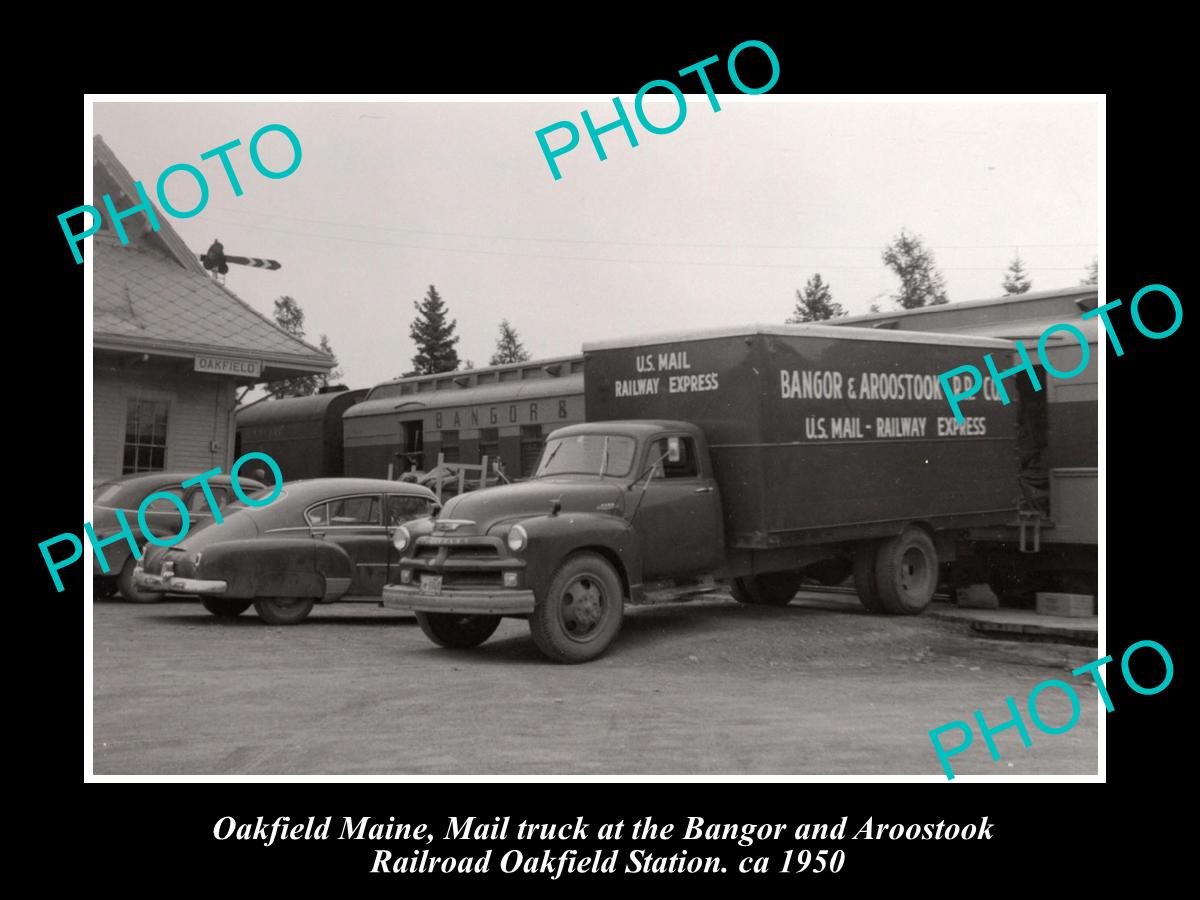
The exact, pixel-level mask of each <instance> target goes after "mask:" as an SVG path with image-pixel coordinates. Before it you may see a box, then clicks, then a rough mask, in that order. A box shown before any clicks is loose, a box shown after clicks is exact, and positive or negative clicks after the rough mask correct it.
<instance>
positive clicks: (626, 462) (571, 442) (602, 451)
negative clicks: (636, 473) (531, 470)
mask: <svg viewBox="0 0 1200 900" xmlns="http://www.w3.org/2000/svg"><path fill="white" fill-rule="evenodd" d="M636 449H637V442H636V441H634V439H633V438H631V437H626V436H625V435H620V434H576V435H572V436H571V437H563V438H554V439H553V440H550V441H547V443H546V449H545V450H544V451H543V452H542V461H541V463H539V464H538V468H537V474H536V475H534V477H535V478H544V477H545V476H547V475H611V476H613V477H614V478H620V477H622V476H624V475H628V474H629V470H630V468H632V466H633V454H634V451H635V450H636Z"/></svg>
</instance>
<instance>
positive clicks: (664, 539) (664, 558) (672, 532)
mask: <svg viewBox="0 0 1200 900" xmlns="http://www.w3.org/2000/svg"><path fill="white" fill-rule="evenodd" d="M670 437H677V439H678V441H679V459H678V460H677V461H672V460H670V459H669V458H667V452H668V446H669V444H668V441H669V439H670ZM659 457H663V459H662V461H661V462H660V463H658V465H657V467H656V469H655V471H654V476H653V477H652V478H651V479H650V483H649V484H648V485H647V486H646V487H645V496H643V497H642V500H641V506H639V507H638V512H637V518H636V519H635V520H634V528H635V529H636V530H637V532H638V534H639V535H640V536H641V539H642V571H643V572H644V573H645V575H646V577H647V578H670V577H673V576H677V575H690V574H703V573H705V572H711V571H713V570H714V569H716V568H718V567H719V566H720V565H721V560H722V556H723V553H724V542H723V535H722V532H721V507H720V497H719V495H718V494H717V486H716V482H715V481H713V478H712V473H711V472H702V471H700V459H699V456H698V455H697V453H696V444H695V441H694V440H693V439H692V438H691V437H689V436H687V435H678V436H664V437H662V438H656V439H655V440H653V441H651V442H650V445H649V449H648V452H647V455H646V459H645V461H644V462H643V466H648V465H650V463H652V462H654V460H656V459H658V458H659Z"/></svg>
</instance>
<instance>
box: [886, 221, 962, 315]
mask: <svg viewBox="0 0 1200 900" xmlns="http://www.w3.org/2000/svg"><path fill="white" fill-rule="evenodd" d="M883 261H884V263H885V264H886V265H887V267H888V268H889V269H891V270H892V271H893V272H895V273H896V276H897V277H898V278H899V279H900V290H899V291H897V292H896V293H895V294H893V295H892V300H893V301H894V302H895V304H896V305H897V306H899V307H900V308H901V309H917V308H918V307H922V306H935V305H937V304H940V303H949V302H950V298H949V297H947V296H946V279H945V277H944V276H943V275H942V273H941V272H939V271H938V270H937V268H936V266H935V265H934V260H933V253H932V252H931V251H930V250H928V249H926V247H925V244H924V242H922V240H921V238H920V236H919V235H916V234H912V233H911V232H909V231H908V230H907V229H901V230H900V234H898V235H897V236H896V238H895V239H894V240H893V241H892V242H891V243H890V244H888V245H887V246H886V247H884V248H883Z"/></svg>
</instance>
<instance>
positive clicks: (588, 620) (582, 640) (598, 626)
mask: <svg viewBox="0 0 1200 900" xmlns="http://www.w3.org/2000/svg"><path fill="white" fill-rule="evenodd" d="M624 606H625V595H624V592H623V591H622V589H621V579H620V578H618V577H617V573H616V571H615V570H614V569H613V567H612V565H611V564H609V562H608V561H607V560H605V559H604V558H603V557H600V556H597V555H596V554H594V553H577V554H575V555H574V556H572V557H569V558H568V559H567V561H566V562H564V563H563V564H562V565H561V566H559V568H558V571H557V572H555V573H554V577H553V578H552V579H551V580H550V587H549V589H547V591H546V595H545V596H544V597H543V598H542V599H541V601H540V602H539V603H538V604H537V606H535V607H534V610H533V614H532V615H530V617H529V632H530V634H531V635H532V637H533V642H534V643H535V644H537V647H538V649H539V650H541V651H542V653H544V654H545V655H546V656H548V657H550V658H551V659H552V660H554V661H555V662H561V663H581V662H587V661H588V660H591V659H595V658H596V657H598V656H600V655H601V654H602V653H604V651H605V650H607V649H608V647H609V645H610V644H612V642H613V641H614V640H616V637H617V633H618V632H619V631H620V630H621V617H622V616H623V615H624V612H625V609H624Z"/></svg>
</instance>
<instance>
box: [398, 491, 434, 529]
mask: <svg viewBox="0 0 1200 900" xmlns="http://www.w3.org/2000/svg"><path fill="white" fill-rule="evenodd" d="M433 508H434V504H433V503H432V502H431V501H430V500H428V499H427V498H425V497H412V496H409V495H406V494H389V495H388V524H389V525H403V524H404V523H405V522H407V521H408V520H409V519H419V518H421V516H427V515H429V514H430V513H431V512H433Z"/></svg>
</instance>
